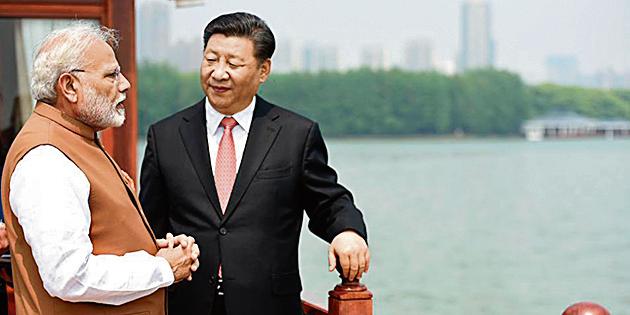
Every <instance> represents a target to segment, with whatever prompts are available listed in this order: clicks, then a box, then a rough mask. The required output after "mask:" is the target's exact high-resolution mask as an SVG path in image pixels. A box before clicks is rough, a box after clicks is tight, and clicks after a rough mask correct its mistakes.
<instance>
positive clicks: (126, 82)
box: [118, 73, 131, 92]
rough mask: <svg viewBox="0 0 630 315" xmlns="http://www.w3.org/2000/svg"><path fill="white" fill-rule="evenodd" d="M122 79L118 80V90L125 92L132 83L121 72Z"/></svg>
mask: <svg viewBox="0 0 630 315" xmlns="http://www.w3.org/2000/svg"><path fill="white" fill-rule="evenodd" d="M119 80H120V81H119V82H118V91H120V92H125V91H127V90H128V89H129V88H130V87H131V83H129V80H127V77H125V75H124V74H122V73H121V74H120V79H119Z"/></svg>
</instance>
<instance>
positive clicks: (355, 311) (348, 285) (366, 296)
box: [302, 278, 373, 315]
mask: <svg viewBox="0 0 630 315" xmlns="http://www.w3.org/2000/svg"><path fill="white" fill-rule="evenodd" d="M302 308H303V309H304V313H305V314H306V315H326V314H328V315H372V314H373V309H372V292H370V290H368V289H367V287H366V286H365V285H364V284H362V283H361V282H359V280H354V281H348V280H347V279H343V278H342V280H341V283H340V284H338V285H336V286H335V288H334V289H333V290H331V291H329V292H328V311H326V310H325V309H323V308H322V307H319V306H317V305H314V304H312V303H309V302H308V301H302Z"/></svg>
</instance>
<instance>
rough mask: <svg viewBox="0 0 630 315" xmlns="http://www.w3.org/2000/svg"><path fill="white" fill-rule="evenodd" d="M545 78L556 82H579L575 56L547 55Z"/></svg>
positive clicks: (574, 83) (571, 83)
mask: <svg viewBox="0 0 630 315" xmlns="http://www.w3.org/2000/svg"><path fill="white" fill-rule="evenodd" d="M545 66H546V68H547V80H548V81H549V82H553V83H556V84H563V85H578V84H580V81H581V80H580V79H581V75H580V69H579V67H578V61H577V58H576V57H575V56H573V55H553V56H549V57H547V60H546V62H545Z"/></svg>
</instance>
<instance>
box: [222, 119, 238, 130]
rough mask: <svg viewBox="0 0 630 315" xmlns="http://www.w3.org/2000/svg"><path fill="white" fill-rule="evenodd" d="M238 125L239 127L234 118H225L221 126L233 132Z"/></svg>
mask: <svg viewBox="0 0 630 315" xmlns="http://www.w3.org/2000/svg"><path fill="white" fill-rule="evenodd" d="M236 125H238V123H237V122H236V119H234V118H232V117H223V120H221V126H223V128H225V129H227V130H232V128H234V126H236Z"/></svg>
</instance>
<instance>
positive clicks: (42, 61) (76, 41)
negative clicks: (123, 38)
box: [31, 22, 119, 105]
mask: <svg viewBox="0 0 630 315" xmlns="http://www.w3.org/2000/svg"><path fill="white" fill-rule="evenodd" d="M96 40H103V41H105V42H106V43H107V44H109V46H111V47H112V48H113V49H116V48H118V42H119V36H118V31H116V30H114V29H110V28H107V27H104V26H98V25H94V24H91V23H88V22H77V23H74V24H73V25H71V26H69V27H66V28H62V29H58V30H56V31H53V32H52V33H50V34H48V36H46V38H44V40H43V41H42V43H41V44H40V45H39V47H38V48H37V50H36V53H35V59H34V61H33V72H32V78H31V94H32V95H33V98H34V99H35V100H38V101H43V102H46V103H49V104H51V105H54V104H55V102H56V101H57V92H56V91H55V85H56V84H57V80H58V79H59V77H60V76H61V75H62V74H63V73H66V72H70V71H72V70H74V69H82V68H84V67H86V66H87V65H88V64H90V62H91V61H90V60H85V58H83V57H84V55H85V52H86V50H87V49H88V47H90V46H91V45H92V44H93V43H94V41H96Z"/></svg>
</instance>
